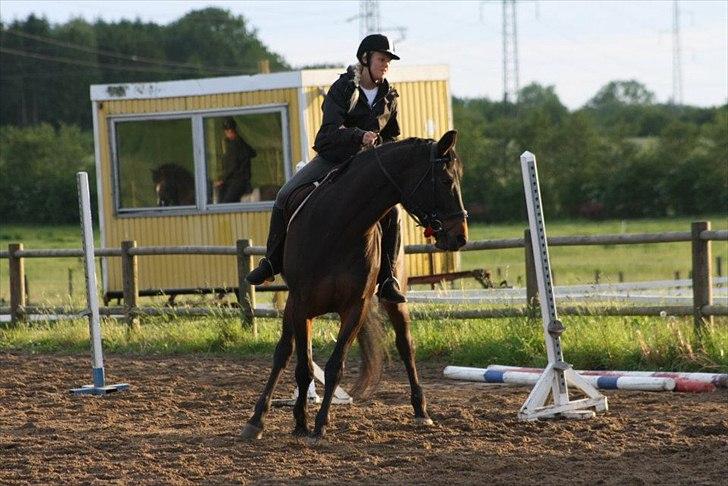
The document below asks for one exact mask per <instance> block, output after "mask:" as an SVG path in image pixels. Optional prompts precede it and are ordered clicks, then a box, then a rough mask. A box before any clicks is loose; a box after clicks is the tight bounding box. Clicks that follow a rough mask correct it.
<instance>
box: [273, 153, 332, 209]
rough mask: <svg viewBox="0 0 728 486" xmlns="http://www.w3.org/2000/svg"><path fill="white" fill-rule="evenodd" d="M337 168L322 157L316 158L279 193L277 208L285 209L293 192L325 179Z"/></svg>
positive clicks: (297, 173)
mask: <svg viewBox="0 0 728 486" xmlns="http://www.w3.org/2000/svg"><path fill="white" fill-rule="evenodd" d="M334 168H336V164H332V163H331V162H329V161H328V160H326V159H324V158H323V157H321V156H318V155H317V156H316V157H314V158H313V159H311V161H310V162H309V163H307V164H306V165H304V166H303V167H302V168H301V170H299V171H298V172H296V173H295V174H294V175H293V177H291V178H290V179H289V180H288V182H286V183H285V184H284V185H283V187H281V189H280V190H279V191H278V194H277V195H276V202H275V204H274V206H275V207H277V208H280V209H283V208H285V207H286V201H287V200H288V198H289V196H290V195H291V193H292V192H293V191H295V190H296V189H298V188H299V187H301V186H304V185H306V184H311V183H312V182H314V181H317V180H319V179H323V178H324V176H325V175H326V174H328V173H329V172H330V171H331V170H332V169H334Z"/></svg>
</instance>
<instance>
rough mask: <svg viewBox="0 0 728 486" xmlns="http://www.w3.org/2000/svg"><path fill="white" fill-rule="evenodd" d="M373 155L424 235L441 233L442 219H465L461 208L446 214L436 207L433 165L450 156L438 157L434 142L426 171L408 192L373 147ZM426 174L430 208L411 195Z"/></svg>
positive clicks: (422, 181) (442, 227)
mask: <svg viewBox="0 0 728 486" xmlns="http://www.w3.org/2000/svg"><path fill="white" fill-rule="evenodd" d="M374 155H375V156H376V158H377V163H378V164H379V168H380V169H381V170H382V172H383V173H384V175H385V176H386V177H387V179H389V182H391V183H392V185H393V186H394V187H395V188H396V189H397V191H399V194H400V196H401V200H402V204H403V205H404V207H405V209H406V210H407V212H408V213H410V215H411V216H412V218H414V220H415V221H416V222H417V225H418V226H422V227H423V228H425V237H428V238H429V237H430V236H433V235H437V234H439V233H441V232H442V231H443V230H444V226H443V224H442V223H443V221H447V220H448V219H452V218H455V217H461V218H463V219H466V218H467V217H468V212H467V211H466V210H465V209H461V210H460V211H455V212H453V213H448V214H440V211H439V210H438V209H437V183H436V182H437V181H436V180H435V166H436V165H441V164H442V165H444V164H447V163H448V162H450V161H452V156H450V155H449V154H448V155H446V156H444V157H438V156H437V143H436V142H430V163H429V164H428V167H427V171H425V173H424V174H423V175H422V177H420V179H419V180H418V181H417V184H416V185H415V187H414V189H412V191H410V193H409V194H405V193H404V191H403V190H402V188H401V187H399V184H397V181H395V180H394V178H393V177H392V175H391V174H390V173H389V172H388V171H387V169H386V168H385V167H384V164H382V159H381V158H380V157H379V151H378V150H377V149H374ZM428 175H429V176H430V182H431V186H432V198H431V199H430V203H431V204H430V209H429V210H423V209H422V208H421V207H420V205H419V204H417V203H415V202H414V200H413V199H412V196H413V195H414V193H415V192H417V190H418V189H419V188H420V186H421V185H422V184H423V183H424V182H425V180H426V179H427V176H428ZM460 207H462V202H461V204H460Z"/></svg>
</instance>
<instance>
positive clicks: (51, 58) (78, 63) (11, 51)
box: [0, 46, 245, 74]
mask: <svg viewBox="0 0 728 486" xmlns="http://www.w3.org/2000/svg"><path fill="white" fill-rule="evenodd" d="M0 52H2V53H5V54H10V55H13V56H20V57H27V58H31V59H40V60H43V61H51V62H58V63H61V64H70V65H75V66H85V67H94V68H103V69H117V70H121V71H139V72H151V73H165V74H169V73H177V74H179V71H172V70H170V69H162V68H154V67H147V66H120V65H117V64H108V63H99V62H93V61H85V60H83V59H72V58H68V57H54V56H47V55H45V54H39V53H37V52H27V51H21V50H18V49H12V48H9V47H1V46H0ZM205 72H206V71H204V70H203V69H200V68H198V69H197V73H200V74H204V73H205ZM238 73H239V74H245V73H244V72H243V71H242V70H241V71H238Z"/></svg>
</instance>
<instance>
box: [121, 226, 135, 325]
mask: <svg viewBox="0 0 728 486" xmlns="http://www.w3.org/2000/svg"><path fill="white" fill-rule="evenodd" d="M136 246H137V243H136V241H122V242H121V278H122V280H123V285H124V320H126V323H127V325H128V326H129V327H136V326H138V325H139V317H138V316H137V313H136V310H137V304H138V301H139V276H138V272H137V270H138V266H137V257H136V255H131V254H130V253H129V250H130V249H131V248H136Z"/></svg>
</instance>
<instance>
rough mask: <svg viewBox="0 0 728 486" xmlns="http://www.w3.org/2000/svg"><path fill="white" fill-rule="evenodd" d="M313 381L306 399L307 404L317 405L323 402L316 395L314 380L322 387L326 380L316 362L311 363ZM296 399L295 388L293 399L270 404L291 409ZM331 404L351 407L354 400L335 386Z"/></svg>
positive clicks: (296, 391) (277, 400)
mask: <svg viewBox="0 0 728 486" xmlns="http://www.w3.org/2000/svg"><path fill="white" fill-rule="evenodd" d="M313 378H314V379H313V380H311V384H310V385H309V387H308V390H307V397H306V398H307V399H308V403H312V404H318V403H321V402H322V401H323V399H322V398H321V397H320V396H319V394H318V393H316V380H318V381H320V382H321V384H322V385H325V384H326V379H325V377H324V370H322V369H321V367H320V366H319V365H317V364H316V362H315V361H314V362H313ZM297 399H298V388H296V389H295V390H294V391H293V398H290V399H287V398H282V399H276V400H273V401H272V402H271V403H272V404H273V406H274V407H292V406H294V405H295V404H296V400H297ZM331 403H332V404H333V405H351V404H352V403H354V399H353V398H352V397H351V395H349V394H348V393H346V391H344V389H343V388H341V387H340V386H337V387H336V388H335V389H334V396H333V397H332V398H331Z"/></svg>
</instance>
